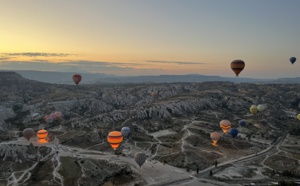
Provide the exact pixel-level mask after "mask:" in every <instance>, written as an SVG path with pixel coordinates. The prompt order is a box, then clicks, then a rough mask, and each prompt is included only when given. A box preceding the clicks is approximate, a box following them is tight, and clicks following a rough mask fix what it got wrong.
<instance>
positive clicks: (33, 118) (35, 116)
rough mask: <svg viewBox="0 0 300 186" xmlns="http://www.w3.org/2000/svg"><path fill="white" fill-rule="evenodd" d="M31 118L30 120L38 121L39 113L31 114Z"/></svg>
mask: <svg viewBox="0 0 300 186" xmlns="http://www.w3.org/2000/svg"><path fill="white" fill-rule="evenodd" d="M31 118H32V120H38V119H39V118H40V114H39V113H37V112H36V113H33V114H32V115H31Z"/></svg>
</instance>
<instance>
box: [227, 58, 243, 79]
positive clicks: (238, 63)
mask: <svg viewBox="0 0 300 186" xmlns="http://www.w3.org/2000/svg"><path fill="white" fill-rule="evenodd" d="M230 66H231V69H232V70H233V72H234V73H235V74H236V77H238V76H239V74H240V73H241V72H242V71H243V69H244V68H245V62H244V61H243V60H240V59H237V60H234V61H232V62H231V65H230Z"/></svg>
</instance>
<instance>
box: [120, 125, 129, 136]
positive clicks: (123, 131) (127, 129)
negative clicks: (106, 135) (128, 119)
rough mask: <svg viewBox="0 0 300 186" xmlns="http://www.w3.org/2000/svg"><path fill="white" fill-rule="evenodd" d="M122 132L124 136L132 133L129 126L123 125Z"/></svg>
mask: <svg viewBox="0 0 300 186" xmlns="http://www.w3.org/2000/svg"><path fill="white" fill-rule="evenodd" d="M121 133H122V135H123V136H124V137H128V136H129V134H130V128H129V127H123V128H122V129H121Z"/></svg>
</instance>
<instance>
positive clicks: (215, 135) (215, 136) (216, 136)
mask: <svg viewBox="0 0 300 186" xmlns="http://www.w3.org/2000/svg"><path fill="white" fill-rule="evenodd" d="M210 138H211V140H212V141H213V143H212V145H213V146H216V145H217V142H218V141H219V139H220V138H221V135H220V133H218V132H212V133H211V134H210Z"/></svg>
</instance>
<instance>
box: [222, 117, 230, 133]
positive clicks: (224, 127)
mask: <svg viewBox="0 0 300 186" xmlns="http://www.w3.org/2000/svg"><path fill="white" fill-rule="evenodd" d="M220 127H221V129H222V130H223V132H224V133H227V131H228V130H229V129H230V128H231V122H230V121H228V120H222V121H221V122H220Z"/></svg>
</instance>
